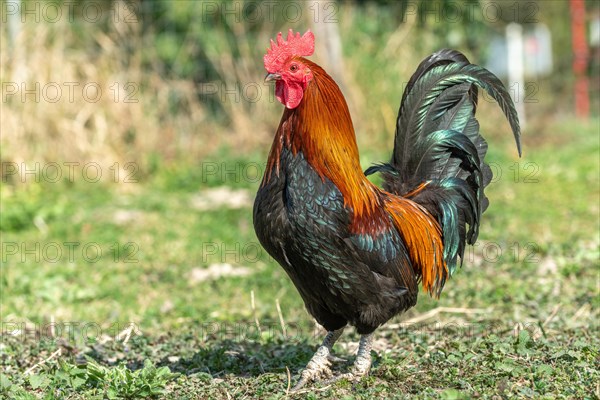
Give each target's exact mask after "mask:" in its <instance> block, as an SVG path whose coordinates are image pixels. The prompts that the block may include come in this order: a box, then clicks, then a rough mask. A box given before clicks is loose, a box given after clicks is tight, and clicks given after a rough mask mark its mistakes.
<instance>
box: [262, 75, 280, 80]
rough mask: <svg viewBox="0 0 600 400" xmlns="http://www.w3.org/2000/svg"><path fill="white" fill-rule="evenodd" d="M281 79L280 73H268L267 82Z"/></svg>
mask: <svg viewBox="0 0 600 400" xmlns="http://www.w3.org/2000/svg"><path fill="white" fill-rule="evenodd" d="M279 79H281V75H280V74H267V76H265V82H271V81H276V80H279Z"/></svg>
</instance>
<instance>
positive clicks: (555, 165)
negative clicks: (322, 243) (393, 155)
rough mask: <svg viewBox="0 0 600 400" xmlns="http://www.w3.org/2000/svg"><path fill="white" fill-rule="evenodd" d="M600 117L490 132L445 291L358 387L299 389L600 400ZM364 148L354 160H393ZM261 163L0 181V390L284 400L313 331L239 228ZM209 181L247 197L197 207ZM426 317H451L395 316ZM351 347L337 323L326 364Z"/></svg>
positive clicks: (312, 343)
mask: <svg viewBox="0 0 600 400" xmlns="http://www.w3.org/2000/svg"><path fill="white" fill-rule="evenodd" d="M597 124H598V121H597V120H595V121H592V122H591V123H589V124H585V123H575V122H572V121H568V123H565V124H563V125H558V126H555V127H554V129H553V130H552V131H551V132H546V133H545V134H543V135H541V134H537V136H534V137H533V138H527V137H525V146H524V148H525V153H524V157H523V158H522V159H518V158H515V157H514V151H513V150H512V149H511V144H510V135H508V134H507V135H506V137H504V136H503V137H502V138H500V137H496V136H494V135H492V136H491V140H490V152H489V156H490V157H489V161H490V162H492V163H494V165H495V167H496V168H497V169H496V170H497V171H501V172H502V174H501V175H500V174H498V175H497V179H496V180H495V182H494V183H493V184H492V185H491V186H490V187H489V188H488V190H487V195H488V197H489V198H490V202H491V206H490V208H489V209H488V210H487V212H486V214H485V215H484V218H483V225H482V227H481V235H480V240H479V243H478V245H477V246H475V247H473V248H471V249H469V250H467V255H466V260H465V265H464V267H463V268H462V269H461V270H460V271H459V272H458V273H457V274H456V275H455V277H453V279H452V280H450V281H449V282H448V283H447V285H446V288H445V290H444V293H443V294H442V298H441V299H440V300H434V299H431V298H429V297H427V296H425V295H422V296H421V298H420V299H419V303H418V305H417V307H415V308H414V309H413V310H410V311H409V312H408V313H406V314H405V315H402V316H399V317H397V318H395V319H394V320H393V321H390V323H389V324H388V325H387V326H384V327H383V328H382V329H380V331H379V333H378V335H377V342H376V346H375V350H376V354H375V353H374V355H375V363H374V366H373V369H372V373H371V376H370V377H368V378H366V379H364V380H362V381H361V382H360V383H357V384H351V383H348V382H340V383H338V384H336V385H333V386H329V387H322V386H320V385H318V384H317V385H314V386H312V387H311V388H309V391H308V392H307V393H303V394H301V395H296V397H298V398H304V397H307V398H364V399H367V398H373V397H379V398H408V397H417V398H448V399H449V398H473V397H483V398H491V397H492V396H494V395H500V396H501V397H503V398H514V397H518V398H530V397H543V398H590V399H591V398H598V397H599V395H600V389H599V387H598V383H597V382H598V381H599V380H600V373H599V372H598V371H599V367H600V365H599V362H598V360H599V354H598V348H599V345H600V340H599V339H598V324H597V322H596V321H597V320H598V317H600V316H599V315H598V314H599V313H598V307H599V305H600V304H599V297H598V278H599V276H598V273H599V270H598V268H599V261H598V259H599V247H600V240H599V237H598V222H599V220H598V218H599V208H598V196H599V191H600V189H599V180H600V179H599V176H598V173H599V171H598V158H597V157H598V153H599V150H600V149H599V146H598V137H597ZM390 148H391V138H390ZM363 150H364V151H363V161H364V162H365V166H366V164H367V163H368V162H371V161H377V160H381V159H382V158H383V157H385V156H386V154H388V152H389V148H385V149H383V150H382V149H374V148H368V149H363ZM265 152H266V149H265ZM222 154H226V152H223V153H222ZM263 157H264V155H252V156H248V157H247V158H244V159H231V158H227V157H226V156H223V158H217V157H215V158H214V159H212V160H204V163H199V164H198V165H192V166H182V165H178V166H169V167H164V166H163V167H159V168H158V169H157V170H156V172H155V173H154V175H153V176H152V177H151V178H149V179H148V180H147V181H144V182H141V183H123V184H120V185H108V184H100V183H86V182H82V181H77V180H76V181H75V182H73V183H68V182H62V183H55V184H52V183H47V182H46V183H44V182H40V183H30V184H27V185H25V186H23V185H21V186H14V185H12V184H9V183H3V184H2V218H1V229H2V267H1V268H2V277H1V289H2V324H3V332H2V333H3V335H2V344H0V357H1V358H0V359H1V364H2V372H1V375H0V383H1V384H2V394H3V395H4V396H6V397H10V398H23V399H27V398H49V399H51V398H85V399H88V398H99V399H100V398H140V397H158V398H173V399H178V398H261V399H263V398H281V397H285V396H286V389H287V387H288V372H287V371H288V370H289V372H290V373H291V377H292V383H293V380H294V378H295V375H296V373H297V372H298V370H300V369H301V368H302V367H303V366H304V365H305V363H306V362H307V361H308V359H309V358H310V356H311V352H312V351H314V349H315V347H316V346H317V345H318V343H319V342H320V335H321V333H320V332H317V331H315V329H314V323H313V322H312V320H311V318H310V316H309V315H308V314H307V313H306V311H305V310H304V307H303V304H302V301H301V300H300V297H299V296H298V294H297V292H296V290H295V288H294V287H293V285H292V284H291V282H290V281H289V279H288V278H287V276H286V275H285V273H284V272H283V270H282V269H281V268H280V267H279V266H278V265H277V264H276V263H275V262H274V261H273V260H271V259H270V258H269V257H268V256H267V254H266V253H265V252H264V251H263V250H262V249H261V248H260V247H259V245H258V241H257V239H256V237H255V235H254V231H253V228H252V215H251V214H252V210H251V206H252V199H253V195H254V192H255V190H256V188H257V186H258V181H257V179H256V178H255V172H254V170H256V169H258V170H260V169H261V168H262V165H263V163H264V160H263ZM517 171H518V174H517ZM261 172H262V171H261ZM223 186H226V187H228V188H230V189H232V190H238V191H247V192H248V194H249V199H248V201H247V202H243V201H242V203H241V204H240V205H239V207H237V208H230V207H226V206H223V205H220V206H219V205H218V204H215V207H214V208H213V209H202V208H199V206H198V204H199V203H201V202H199V198H200V200H201V198H202V196H206V195H207V193H209V189H210V190H213V189H214V188H220V187H223ZM226 197H233V195H231V196H226ZM74 243H78V244H74ZM36 246H37V247H36ZM57 249H58V250H57ZM98 249H100V251H101V254H99V253H98ZM56 251H60V252H61V255H60V256H58V255H57V253H56ZM86 251H88V252H86ZM219 264H230V265H231V267H230V268H229V269H227V268H226V267H224V266H223V265H221V266H220V267H219V266H218V265H219ZM215 265H216V266H215ZM211 266H212V267H211ZM206 271H213V272H215V271H217V272H218V271H224V272H223V274H224V275H222V276H213V277H210V276H209V277H208V278H207V276H206V274H205V273H206ZM251 292H253V293H254V297H255V308H254V309H253V308H252V306H251V301H250V299H251ZM277 302H279V305H280V308H281V318H282V319H283V324H285V325H284V327H285V332H283V328H282V323H281V321H280V315H279V313H278V311H277ZM437 307H455V308H462V309H463V310H462V311H464V312H454V313H452V312H440V313H438V314H436V315H433V316H432V317H431V318H428V319H424V320H421V321H418V322H415V323H412V324H410V323H406V322H405V321H409V322H410V321H411V320H412V321H416V320H417V319H418V318H419V316H422V315H423V314H424V313H425V312H427V311H429V310H432V309H435V308H437ZM459 311H460V310H459ZM52 321H54V330H52V329H51V326H52ZM255 321H258V323H259V325H260V329H259V327H257V324H256V322H255ZM128 327H133V328H134V329H132V331H131V332H130V333H131V334H130V335H129V336H128V335H127V333H128V332H127V328H128ZM17 330H19V332H17ZM357 339H358V337H357V335H356V334H355V333H354V332H352V331H351V330H348V332H347V334H346V335H344V336H343V337H342V339H341V341H340V344H338V345H336V347H335V351H336V353H337V354H339V355H341V356H342V357H345V358H347V359H348V360H349V361H352V357H353V352H354V350H355V348H356V341H357ZM346 368H348V366H347V365H346V364H344V363H341V364H336V365H335V370H336V371H342V370H345V369H346ZM25 372H27V374H26V375H25ZM291 397H292V396H291Z"/></svg>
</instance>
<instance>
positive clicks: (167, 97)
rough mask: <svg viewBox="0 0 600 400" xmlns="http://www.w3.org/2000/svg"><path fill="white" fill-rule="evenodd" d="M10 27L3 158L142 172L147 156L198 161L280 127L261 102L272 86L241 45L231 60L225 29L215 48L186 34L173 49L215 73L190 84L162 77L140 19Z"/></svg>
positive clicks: (1, 69) (3, 68)
mask: <svg viewBox="0 0 600 400" xmlns="http://www.w3.org/2000/svg"><path fill="white" fill-rule="evenodd" d="M116 4H117V5H116V7H121V9H122V11H121V12H122V15H125V14H126V12H125V11H127V10H126V9H124V8H123V7H124V6H123V3H121V2H117V3H116ZM123 10H125V11H123ZM63 11H65V12H63V15H68V14H67V13H66V9H64V10H63ZM17 23H18V34H17V35H16V36H15V37H14V39H13V40H11V35H9V29H10V27H9V26H8V25H9V24H2V27H1V29H2V32H1V33H2V34H1V40H2V42H1V45H2V48H3V49H9V51H8V52H6V53H4V52H3V53H4V57H2V58H1V60H0V73H1V75H2V82H3V87H2V89H3V90H2V95H3V103H2V119H1V125H0V127H1V130H2V133H3V134H2V139H1V141H2V142H1V143H2V149H3V152H2V161H9V162H15V163H18V165H19V166H20V165H21V163H26V164H27V165H32V164H33V163H35V162H41V163H43V162H59V163H60V162H81V163H84V162H95V163H98V164H100V165H101V166H102V167H103V170H104V168H109V167H110V166H111V165H113V164H114V163H115V162H119V163H120V165H121V167H123V165H124V163H126V162H135V163H137V164H138V165H139V166H141V167H142V170H143V167H145V166H147V163H148V156H152V155H156V156H159V157H160V158H161V159H163V160H167V161H168V160H173V159H178V160H181V158H182V157H183V158H185V157H188V158H189V159H194V158H196V159H197V158H198V157H202V156H204V155H206V154H209V153H211V152H213V151H215V150H216V149H217V148H219V147H221V146H223V145H229V146H233V145H235V147H237V148H246V147H248V146H251V145H253V144H255V143H256V142H257V140H256V139H257V137H258V138H262V139H264V138H265V137H267V136H268V134H267V132H268V130H267V129H266V127H265V125H268V127H269V131H270V129H271V128H272V126H273V125H274V124H275V123H276V121H277V117H273V118H271V117H269V118H264V115H263V114H265V113H271V112H274V111H275V110H271V108H272V107H269V105H266V104H264V103H265V102H266V101H268V100H269V98H268V96H265V95H266V94H267V93H268V91H269V90H270V88H269V87H268V86H266V85H264V84H263V82H262V79H261V78H262V75H263V73H262V70H261V68H262V65H260V62H254V61H255V60H257V59H258V60H260V58H257V57H255V55H254V54H253V53H252V51H253V49H251V48H250V45H251V44H250V43H248V42H245V43H242V44H243V46H238V50H239V51H240V52H241V61H238V60H234V59H233V58H232V55H231V54H232V50H233V49H232V48H231V46H229V45H228V41H227V35H226V33H225V32H218V31H215V32H213V33H214V35H216V37H213V38H210V40H215V39H216V42H215V43H213V45H212V46H206V43H196V42H195V39H196V37H194V36H191V35H188V36H189V40H188V39H186V40H185V41H184V42H183V43H180V44H179V45H180V48H179V49H178V51H179V55H178V57H185V55H186V53H187V51H188V50H189V49H190V48H191V47H193V46H204V47H205V50H206V51H207V54H208V56H209V58H210V60H211V63H212V65H211V67H212V68H214V69H216V70H217V71H219V74H220V75H221V76H222V80H220V81H215V82H203V83H195V82H193V81H192V80H189V79H181V78H177V76H176V74H166V73H164V71H163V70H162V69H161V66H160V64H159V63H158V62H156V61H157V59H158V58H159V57H158V55H157V49H156V48H155V47H154V46H152V45H151V44H152V43H153V41H154V40H155V37H156V35H155V34H154V33H152V32H151V31H148V32H142V28H143V27H142V23H141V22H131V21H127V20H125V18H119V19H117V20H110V21H109V23H107V24H106V26H104V24H101V23H89V22H85V21H81V20H80V21H75V22H69V21H68V19H67V18H66V17H65V18H61V19H59V20H58V21H57V22H56V23H35V22H34V21H33V20H31V21H26V23H21V21H20V20H17ZM240 27H242V25H240ZM242 29H243V27H242ZM241 33H242V34H243V32H241ZM208 40H209V38H207V41H208ZM265 42H266V40H265ZM149 44H150V45H149ZM7 54H8V55H7ZM188 61H189V60H188ZM98 88H99V90H100V91H101V92H98V91H97V89H98ZM213 90H216V91H217V92H216V93H212V92H213ZM233 91H241V92H242V93H241V94H240V93H237V94H236V93H233ZM205 96H216V98H217V101H219V102H220V103H221V106H222V108H223V109H224V113H225V114H226V116H227V118H226V121H219V120H217V119H216V118H214V116H213V115H211V111H210V110H209V109H208V108H207V107H206V104H205V102H204V101H203V100H204V99H205V98H206V97H205ZM247 99H251V100H254V99H256V101H252V102H250V101H247ZM263 121H269V122H268V123H265V122H263ZM261 132H262V133H264V134H261Z"/></svg>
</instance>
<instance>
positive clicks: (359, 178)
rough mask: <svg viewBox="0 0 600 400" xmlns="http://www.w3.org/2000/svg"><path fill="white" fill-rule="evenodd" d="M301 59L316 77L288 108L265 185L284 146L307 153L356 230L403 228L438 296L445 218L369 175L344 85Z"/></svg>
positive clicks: (418, 269) (443, 271) (427, 284)
mask: <svg viewBox="0 0 600 400" xmlns="http://www.w3.org/2000/svg"><path fill="white" fill-rule="evenodd" d="M297 59H298V60H300V61H301V62H302V63H304V64H305V65H307V66H308V67H309V68H310V69H311V71H312V73H313V79H311V81H310V83H309V84H308V85H307V87H306V89H305V93H304V96H303V99H302V101H301V102H300V104H299V105H298V106H297V107H296V108H294V109H289V108H286V109H285V111H284V113H283V116H282V118H281V122H280V124H279V128H278V130H277V134H276V135H275V138H274V141H273V145H272V147H271V152H270V154H269V159H268V161H267V173H266V174H265V177H264V180H263V185H264V184H266V183H267V182H269V180H270V179H271V174H272V173H274V174H277V175H278V174H279V169H280V158H281V151H282V149H283V147H286V148H287V149H289V150H290V151H291V152H292V154H294V155H296V154H298V153H300V152H301V153H302V154H303V155H304V157H305V158H306V161H307V162H308V163H309V164H310V165H311V167H312V168H313V169H314V170H315V171H316V172H317V173H318V174H319V176H320V177H321V179H323V180H325V179H329V180H330V181H331V182H332V183H333V184H334V185H335V186H336V187H337V188H338V190H339V191H340V192H341V193H342V196H343V197H344V205H345V206H346V207H347V208H348V209H350V210H351V211H352V222H351V225H350V227H349V228H350V231H351V232H352V233H355V234H370V235H374V236H378V235H379V234H380V233H382V232H385V231H389V229H392V228H393V227H395V228H396V229H398V231H399V233H400V235H401V236H402V238H403V240H404V242H405V243H406V245H407V250H408V252H409V255H410V258H411V260H412V262H413V268H414V270H415V273H416V274H417V275H418V276H420V277H421V279H422V284H423V288H424V289H425V290H427V291H428V292H429V293H431V294H436V295H437V294H438V292H439V291H438V288H439V285H440V281H441V280H445V278H446V276H447V267H446V263H445V261H444V259H443V244H442V237H441V229H440V225H439V223H438V222H437V221H436V220H435V218H434V217H433V216H432V215H431V214H430V213H429V212H428V211H427V210H426V209H425V208H424V207H422V206H420V205H419V204H417V203H415V202H413V201H412V200H409V199H407V198H403V197H400V196H396V195H393V194H391V193H387V192H384V191H381V190H380V189H379V188H378V187H376V186H375V185H374V184H372V183H371V182H370V181H369V180H368V179H367V178H366V176H365V175H364V173H363V172H362V168H361V165H360V160H359V154H358V147H357V145H356V136H355V133H354V126H353V124H352V119H351V117H350V112H349V110H348V105H347V104H346V100H345V99H344V96H343V95H342V92H341V90H340V89H339V87H338V85H337V84H336V83H335V82H334V80H333V79H332V78H331V77H330V76H329V75H328V74H327V73H326V72H325V71H324V70H323V69H322V68H321V67H319V66H318V65H317V64H314V63H312V62H311V61H309V60H306V59H304V58H301V57H297ZM425 186H427V185H426V184H423V185H422V186H420V187H419V188H418V189H417V190H415V191H414V192H413V193H410V195H415V194H416V193H418V192H419V191H420V190H422V189H423V188H424V187H425Z"/></svg>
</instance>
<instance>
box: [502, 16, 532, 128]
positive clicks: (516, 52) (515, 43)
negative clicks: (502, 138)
mask: <svg viewBox="0 0 600 400" xmlns="http://www.w3.org/2000/svg"><path fill="white" fill-rule="evenodd" d="M506 43H507V49H508V57H507V59H506V63H507V66H508V91H509V93H510V94H511V95H512V98H513V101H514V102H515V107H516V109H517V113H518V114H519V121H520V123H521V129H523V130H525V127H526V124H527V122H526V119H525V67H524V60H523V57H524V52H523V27H522V26H521V25H519V24H517V23H510V24H508V25H507V26H506Z"/></svg>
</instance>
